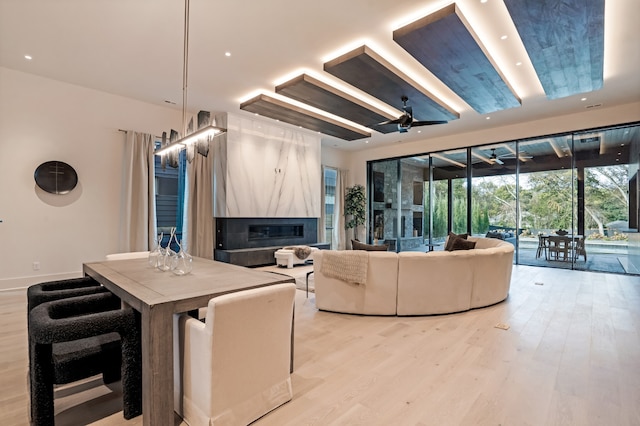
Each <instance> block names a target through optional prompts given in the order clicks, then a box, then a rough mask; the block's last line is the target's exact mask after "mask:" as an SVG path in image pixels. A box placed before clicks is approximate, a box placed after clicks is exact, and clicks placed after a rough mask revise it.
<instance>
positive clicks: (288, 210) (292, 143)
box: [214, 114, 323, 218]
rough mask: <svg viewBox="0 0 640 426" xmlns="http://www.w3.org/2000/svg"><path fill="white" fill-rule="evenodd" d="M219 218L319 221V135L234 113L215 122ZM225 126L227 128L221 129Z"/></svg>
mask: <svg viewBox="0 0 640 426" xmlns="http://www.w3.org/2000/svg"><path fill="white" fill-rule="evenodd" d="M216 123H218V124H219V125H222V126H223V127H226V128H227V134H226V135H222V136H220V137H219V138H218V141H216V145H215V146H216V156H215V167H214V170H215V194H216V199H215V213H214V215H215V216H216V217H226V218H249V217H254V218H255V217H261V218H264V217H279V218H294V217H307V218H310V217H320V212H321V208H322V207H323V206H322V203H321V200H320V190H321V184H322V171H321V166H320V161H321V155H320V135H319V134H315V133H311V132H309V131H299V130H297V129H292V128H290V126H288V127H284V126H278V125H277V124H269V122H268V121H265V120H264V119H261V120H254V119H251V118H246V117H241V116H239V115H235V114H223V116H222V117H220V116H217V117H216ZM220 123H225V124H220Z"/></svg>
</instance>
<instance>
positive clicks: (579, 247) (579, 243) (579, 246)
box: [573, 237, 587, 262]
mask: <svg viewBox="0 0 640 426" xmlns="http://www.w3.org/2000/svg"><path fill="white" fill-rule="evenodd" d="M580 256H582V257H584V261H585V262H586V261H587V250H586V249H585V247H584V237H581V238H579V239H577V240H576V242H575V247H574V248H573V261H574V262H575V261H577V260H578V258H580Z"/></svg>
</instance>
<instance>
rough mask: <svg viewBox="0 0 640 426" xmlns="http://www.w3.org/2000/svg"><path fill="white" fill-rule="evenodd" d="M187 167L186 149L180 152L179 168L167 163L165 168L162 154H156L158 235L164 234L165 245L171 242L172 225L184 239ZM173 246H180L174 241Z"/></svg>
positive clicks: (163, 242) (157, 142) (158, 144)
mask: <svg viewBox="0 0 640 426" xmlns="http://www.w3.org/2000/svg"><path fill="white" fill-rule="evenodd" d="M159 146H160V142H159V141H156V149H157V148H158V147H159ZM186 169H187V167H186V154H185V151H184V150H183V151H182V152H181V153H180V157H179V160H178V167H177V168H173V167H171V166H168V165H167V166H166V167H165V168H164V169H163V168H162V164H161V158H160V156H158V155H156V156H155V180H156V226H157V227H158V235H160V233H162V234H163V238H162V246H163V247H165V246H166V245H167V243H168V242H169V237H170V235H171V228H172V227H175V228H176V238H177V239H178V240H182V225H183V224H182V222H183V217H184V191H185V176H186ZM171 248H172V249H173V250H177V249H178V246H177V244H176V243H175V242H172V245H171Z"/></svg>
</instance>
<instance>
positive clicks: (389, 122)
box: [375, 117, 402, 126]
mask: <svg viewBox="0 0 640 426" xmlns="http://www.w3.org/2000/svg"><path fill="white" fill-rule="evenodd" d="M401 118H402V117H401ZM401 118H396V119H395V120H387V121H383V122H382V123H378V124H375V125H376V126H386V125H387V124H398V123H400V122H401V121H402V119H401Z"/></svg>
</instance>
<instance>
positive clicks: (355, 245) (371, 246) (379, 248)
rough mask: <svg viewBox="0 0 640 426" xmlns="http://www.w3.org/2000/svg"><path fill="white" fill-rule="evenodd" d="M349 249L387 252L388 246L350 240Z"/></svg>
mask: <svg viewBox="0 0 640 426" xmlns="http://www.w3.org/2000/svg"><path fill="white" fill-rule="evenodd" d="M351 247H353V249H354V250H365V251H388V250H389V245H388V244H382V245H376V244H365V243H361V242H360V241H358V240H351Z"/></svg>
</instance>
